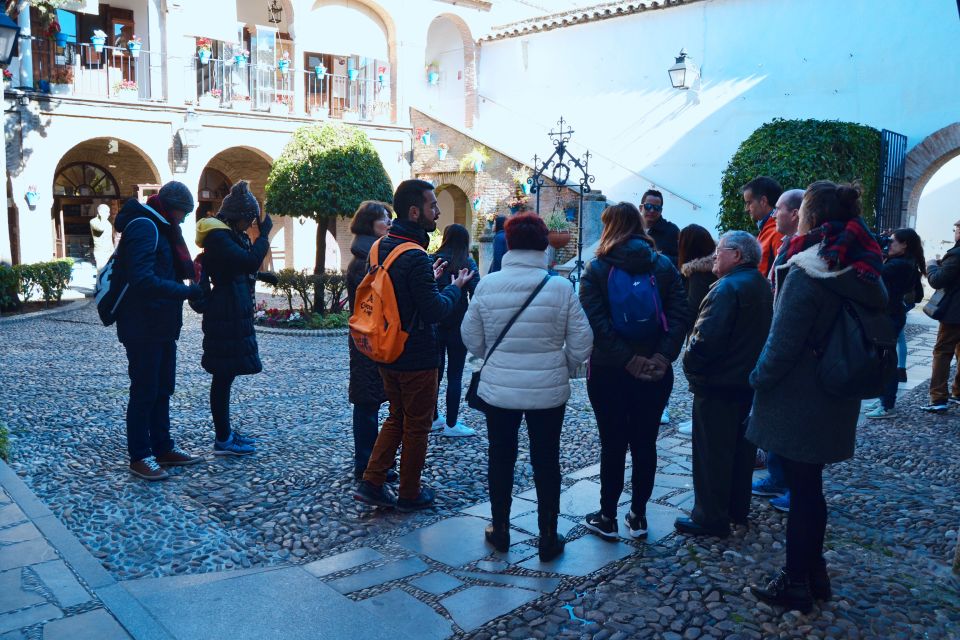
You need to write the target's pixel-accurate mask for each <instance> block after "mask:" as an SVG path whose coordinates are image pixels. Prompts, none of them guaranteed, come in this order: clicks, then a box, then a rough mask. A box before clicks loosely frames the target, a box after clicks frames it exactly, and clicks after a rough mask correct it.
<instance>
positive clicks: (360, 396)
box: [347, 236, 387, 406]
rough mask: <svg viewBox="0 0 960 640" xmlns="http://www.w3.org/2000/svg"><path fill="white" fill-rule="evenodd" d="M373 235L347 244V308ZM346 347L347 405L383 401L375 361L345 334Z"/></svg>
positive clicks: (364, 264) (360, 237)
mask: <svg viewBox="0 0 960 640" xmlns="http://www.w3.org/2000/svg"><path fill="white" fill-rule="evenodd" d="M376 240H377V239H376V238H375V237H374V236H357V237H355V238H354V239H353V244H352V245H351V246H350V253H351V254H353V258H352V259H351V260H350V264H349V265H347V296H348V297H349V299H350V310H351V311H352V310H353V301H354V299H355V298H356V295H357V287H359V286H360V283H361V282H362V281H363V277H364V276H365V275H367V256H368V255H369V254H370V247H371V246H373V243H374V242H376ZM347 347H348V349H349V353H350V386H349V392H348V395H349V398H350V402H351V404H359V405H367V406H369V405H377V406H379V405H381V404H383V403H384V402H386V400H387V395H386V393H384V391H383V379H382V378H381V377H380V369H379V368H378V367H377V363H376V362H374V361H373V360H371V359H370V358H368V357H367V356H365V355H363V354H362V353H360V352H359V351H357V348H356V346H354V344H353V338H351V337H350V336H349V335H348V336H347Z"/></svg>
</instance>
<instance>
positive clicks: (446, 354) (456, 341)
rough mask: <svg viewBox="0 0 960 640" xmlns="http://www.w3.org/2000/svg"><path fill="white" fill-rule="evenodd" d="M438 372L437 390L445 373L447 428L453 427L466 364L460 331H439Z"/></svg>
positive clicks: (465, 350)
mask: <svg viewBox="0 0 960 640" xmlns="http://www.w3.org/2000/svg"><path fill="white" fill-rule="evenodd" d="M439 333H440V372H439V375H438V376H437V389H439V388H440V380H442V379H443V372H444V369H446V372H447V426H448V427H454V426H456V424H457V418H458V417H459V416H460V395H461V394H462V393H463V368H464V366H465V364H466V362H467V347H465V346H464V344H463V340H462V339H461V338H460V329H459V328H457V327H454V328H452V329H440V332H439Z"/></svg>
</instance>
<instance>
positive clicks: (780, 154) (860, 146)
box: [717, 118, 880, 232]
mask: <svg viewBox="0 0 960 640" xmlns="http://www.w3.org/2000/svg"><path fill="white" fill-rule="evenodd" d="M879 163H880V132H879V131H878V130H876V129H874V128H873V127H867V126H864V125H861V124H854V123H852V122H838V121H833V120H831V121H825V120H782V119H779V118H777V119H775V120H773V121H771V122H768V123H766V124H765V125H763V126H761V127H760V128H759V129H757V130H756V131H754V132H753V133H752V134H750V137H748V138H747V139H746V140H744V141H743V143H742V144H741V145H740V148H739V149H737V152H736V153H735V154H733V158H731V160H730V164H728V165H727V168H726V169H725V170H724V172H723V178H722V180H721V183H720V189H721V194H722V198H723V199H722V200H721V203H720V222H719V223H718V224H717V228H718V229H719V230H720V231H721V232H724V231H728V230H730V229H745V230H747V231H751V232H755V231H756V225H755V224H754V223H753V221H752V220H750V216H748V215H747V214H746V213H745V212H744V210H743V196H742V195H741V193H740V188H741V187H742V186H743V185H745V184H746V183H748V182H750V180H752V179H754V178H756V177H757V176H770V177H771V178H774V179H775V180H777V182H779V183H780V184H781V185H783V188H784V189H795V188H799V189H805V188H806V187H807V185H809V184H810V183H811V182H815V181H816V180H833V181H834V182H853V181H859V182H860V184H861V187H862V188H863V202H862V204H863V217H864V219H866V221H867V223H868V224H871V225H872V224H873V220H874V218H875V212H874V204H875V202H876V191H877V173H878V171H879Z"/></svg>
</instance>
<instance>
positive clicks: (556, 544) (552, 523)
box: [537, 511, 567, 562]
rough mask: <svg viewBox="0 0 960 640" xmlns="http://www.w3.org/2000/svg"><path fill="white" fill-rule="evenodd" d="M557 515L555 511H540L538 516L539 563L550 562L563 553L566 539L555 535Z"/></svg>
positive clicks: (557, 534)
mask: <svg viewBox="0 0 960 640" xmlns="http://www.w3.org/2000/svg"><path fill="white" fill-rule="evenodd" d="M557 517H558V516H557V513H556V512H555V511H547V512H544V511H541V512H540V513H539V514H538V517H537V522H538V524H539V525H540V544H539V545H538V547H539V551H540V561H541V562H550V561H551V560H553V559H554V558H556V557H557V556H558V555H560V554H561V553H563V547H564V545H566V544H567V541H566V539H565V538H564V537H563V536H562V535H560V534H559V533H557Z"/></svg>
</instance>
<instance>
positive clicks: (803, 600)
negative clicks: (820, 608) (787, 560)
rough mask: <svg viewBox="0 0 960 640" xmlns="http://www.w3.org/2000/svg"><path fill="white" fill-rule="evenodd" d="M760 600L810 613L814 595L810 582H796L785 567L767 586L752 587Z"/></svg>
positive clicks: (791, 609)
mask: <svg viewBox="0 0 960 640" xmlns="http://www.w3.org/2000/svg"><path fill="white" fill-rule="evenodd" d="M750 591H751V592H753V595H755V596H756V597H757V598H758V599H759V600H762V601H763V602H766V603H767V604H772V605H776V606H778V607H784V608H785V609H787V610H788V611H793V610H794V609H796V610H797V611H799V612H800V613H809V612H810V610H811V609H813V596H811V595H810V584H809V583H808V582H806V581H803V582H794V581H792V580H790V578H789V576H787V572H786V571H784V570H783V569H781V570H780V573H778V574H777V576H776V577H775V578H774V579H773V580H771V581H770V583H769V584H767V586H766V587H750Z"/></svg>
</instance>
